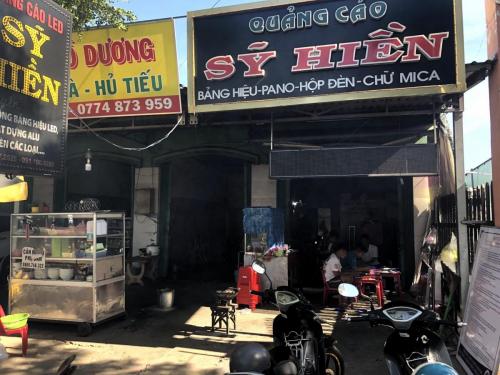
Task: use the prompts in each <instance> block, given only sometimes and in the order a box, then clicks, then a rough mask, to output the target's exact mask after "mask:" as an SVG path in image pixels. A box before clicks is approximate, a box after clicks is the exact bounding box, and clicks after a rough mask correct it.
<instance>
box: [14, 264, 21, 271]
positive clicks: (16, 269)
mask: <svg viewBox="0 0 500 375" xmlns="http://www.w3.org/2000/svg"><path fill="white" fill-rule="evenodd" d="M12 270H13V271H14V272H17V271H20V270H21V263H20V262H16V263H12Z"/></svg>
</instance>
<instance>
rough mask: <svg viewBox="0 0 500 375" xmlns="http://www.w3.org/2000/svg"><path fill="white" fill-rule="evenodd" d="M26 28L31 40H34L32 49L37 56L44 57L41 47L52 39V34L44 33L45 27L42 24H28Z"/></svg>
mask: <svg viewBox="0 0 500 375" xmlns="http://www.w3.org/2000/svg"><path fill="white" fill-rule="evenodd" d="M26 30H27V31H28V34H30V37H31V40H32V41H33V49H32V50H31V51H30V52H31V53H32V54H33V55H35V56H36V57H39V58H41V59H43V55H42V51H41V48H42V46H43V45H44V44H45V43H46V42H47V41H49V40H50V36H48V35H46V34H44V33H42V31H43V28H41V27H40V26H38V25H37V26H35V28H33V27H31V26H29V25H26Z"/></svg>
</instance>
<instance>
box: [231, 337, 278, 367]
mask: <svg viewBox="0 0 500 375" xmlns="http://www.w3.org/2000/svg"><path fill="white" fill-rule="evenodd" d="M270 368H271V355H270V354H269V352H268V351H267V350H266V348H264V347H263V346H262V345H260V344H255V343H251V344H245V345H243V346H240V347H239V348H237V349H236V350H235V351H234V352H233V353H232V354H231V358H230V360H229V369H230V371H231V372H261V373H262V372H265V371H267V370H269V369H270Z"/></svg>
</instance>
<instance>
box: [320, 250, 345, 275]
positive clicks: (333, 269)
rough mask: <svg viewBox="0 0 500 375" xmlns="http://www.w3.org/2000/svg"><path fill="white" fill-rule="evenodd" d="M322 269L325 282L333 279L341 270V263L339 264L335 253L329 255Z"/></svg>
mask: <svg viewBox="0 0 500 375" xmlns="http://www.w3.org/2000/svg"><path fill="white" fill-rule="evenodd" d="M323 271H324V272H325V280H326V281H327V282H328V281H330V280H332V279H334V278H335V277H336V276H337V275H336V273H338V272H341V271H342V264H340V260H339V258H338V257H337V256H336V255H335V254H332V255H330V257H329V258H328V259H327V260H326V262H325V265H324V266H323Z"/></svg>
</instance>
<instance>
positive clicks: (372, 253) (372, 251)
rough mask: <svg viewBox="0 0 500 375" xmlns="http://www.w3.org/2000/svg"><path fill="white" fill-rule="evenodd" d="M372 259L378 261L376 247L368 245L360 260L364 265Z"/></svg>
mask: <svg viewBox="0 0 500 375" xmlns="http://www.w3.org/2000/svg"><path fill="white" fill-rule="evenodd" d="M373 258H375V259H378V247H377V246H375V245H372V244H370V245H368V251H367V252H366V253H363V255H362V256H361V260H362V261H363V262H365V263H369V262H371V261H372V259H373Z"/></svg>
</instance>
